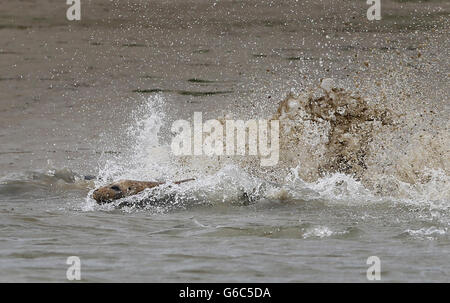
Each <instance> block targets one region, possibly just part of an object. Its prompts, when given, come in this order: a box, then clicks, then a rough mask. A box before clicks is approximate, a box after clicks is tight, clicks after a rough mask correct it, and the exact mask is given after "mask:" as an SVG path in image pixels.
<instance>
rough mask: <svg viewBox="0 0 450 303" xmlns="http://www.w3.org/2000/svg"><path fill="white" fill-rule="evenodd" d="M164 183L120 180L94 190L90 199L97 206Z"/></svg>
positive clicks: (178, 182)
mask: <svg viewBox="0 0 450 303" xmlns="http://www.w3.org/2000/svg"><path fill="white" fill-rule="evenodd" d="M193 180H195V179H186V180H181V181H177V182H174V184H180V183H183V182H188V181H193ZM164 183H165V182H146V181H133V180H120V181H117V182H114V183H111V184H109V185H106V186H102V187H100V188H98V189H96V190H95V191H94V192H93V194H92V198H94V200H95V201H97V203H99V204H103V203H109V202H112V201H114V200H117V199H121V198H124V197H128V196H132V195H136V194H138V193H140V192H141V191H143V190H145V189H147V188H153V187H156V186H159V185H161V184H164Z"/></svg>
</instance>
